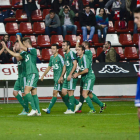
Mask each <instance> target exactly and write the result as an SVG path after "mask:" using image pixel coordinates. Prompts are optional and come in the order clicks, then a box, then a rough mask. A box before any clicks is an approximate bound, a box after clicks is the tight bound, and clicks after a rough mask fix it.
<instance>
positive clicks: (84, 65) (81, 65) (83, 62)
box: [78, 54, 94, 79]
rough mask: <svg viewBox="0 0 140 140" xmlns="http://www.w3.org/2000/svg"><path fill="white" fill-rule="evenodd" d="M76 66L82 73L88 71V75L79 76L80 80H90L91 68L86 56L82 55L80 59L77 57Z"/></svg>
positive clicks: (91, 75) (92, 74)
mask: <svg viewBox="0 0 140 140" xmlns="http://www.w3.org/2000/svg"><path fill="white" fill-rule="evenodd" d="M78 65H79V68H80V71H84V70H85V69H88V73H86V74H83V75H81V78H82V79H86V78H92V77H93V76H94V73H93V70H92V66H91V63H90V61H89V59H88V57H87V55H85V54H83V57H82V58H80V57H78Z"/></svg>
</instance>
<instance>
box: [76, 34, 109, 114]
mask: <svg viewBox="0 0 140 140" xmlns="http://www.w3.org/2000/svg"><path fill="white" fill-rule="evenodd" d="M80 40H81V37H80V36H78V37H77V43H76V50H77V49H78V46H79V44H80ZM82 45H83V46H84V47H85V55H86V56H87V58H88V60H89V63H90V65H91V67H92V57H93V56H92V52H91V50H90V43H89V42H87V41H84V42H83V43H82ZM88 95H89V97H90V98H91V100H92V101H93V102H95V103H97V104H98V105H99V106H100V107H101V108H100V112H99V113H102V112H103V111H104V109H105V108H106V104H105V103H102V102H101V101H100V100H99V99H98V97H97V96H96V95H95V94H94V93H92V91H90V92H89V93H88ZM80 102H81V103H82V105H83V102H84V97H83V96H82V88H80ZM81 112H82V106H81V107H80V108H79V110H78V111H77V113H81Z"/></svg>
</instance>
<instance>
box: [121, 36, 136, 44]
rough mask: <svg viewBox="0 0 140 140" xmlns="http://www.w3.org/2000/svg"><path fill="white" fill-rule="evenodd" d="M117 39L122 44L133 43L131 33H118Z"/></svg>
mask: <svg viewBox="0 0 140 140" xmlns="http://www.w3.org/2000/svg"><path fill="white" fill-rule="evenodd" d="M119 41H120V43H121V44H122V45H133V42H132V36H131V34H120V37H119Z"/></svg>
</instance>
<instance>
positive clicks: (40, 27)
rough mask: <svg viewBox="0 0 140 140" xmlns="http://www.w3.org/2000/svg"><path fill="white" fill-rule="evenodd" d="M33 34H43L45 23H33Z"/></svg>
mask: <svg viewBox="0 0 140 140" xmlns="http://www.w3.org/2000/svg"><path fill="white" fill-rule="evenodd" d="M33 32H34V33H36V34H44V33H45V23H44V22H34V25H33Z"/></svg>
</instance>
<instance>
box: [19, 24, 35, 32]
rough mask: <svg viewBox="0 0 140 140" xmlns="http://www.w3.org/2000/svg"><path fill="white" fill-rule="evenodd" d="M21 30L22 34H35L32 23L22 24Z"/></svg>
mask: <svg viewBox="0 0 140 140" xmlns="http://www.w3.org/2000/svg"><path fill="white" fill-rule="evenodd" d="M19 30H20V32H21V33H22V34H33V30H32V25H31V23H30V22H21V23H20V28H19Z"/></svg>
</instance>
